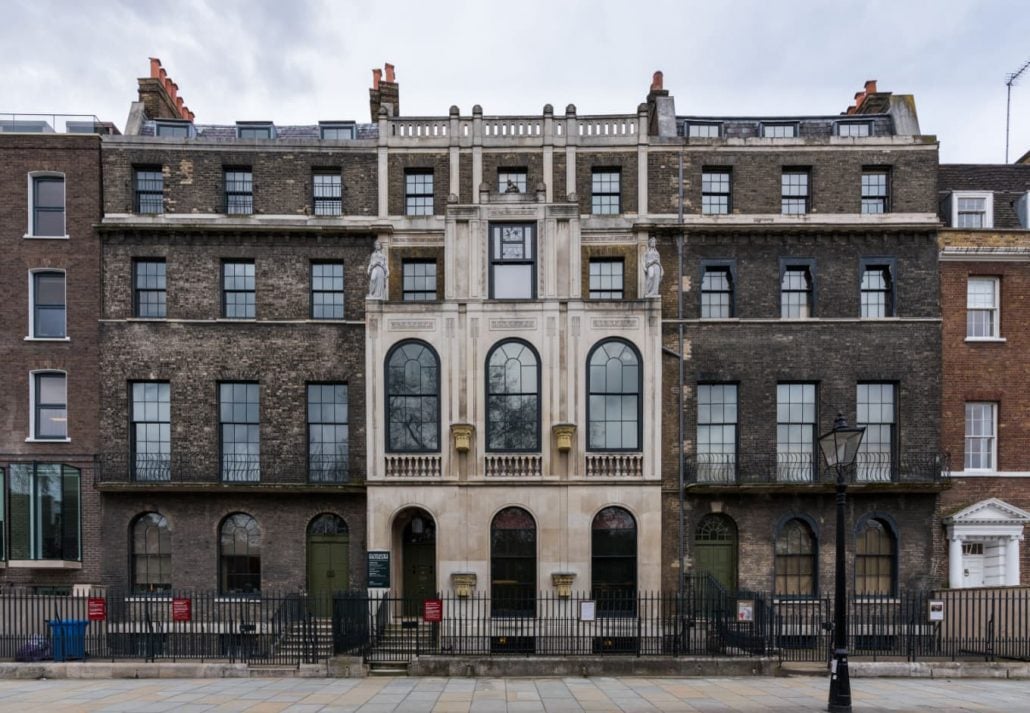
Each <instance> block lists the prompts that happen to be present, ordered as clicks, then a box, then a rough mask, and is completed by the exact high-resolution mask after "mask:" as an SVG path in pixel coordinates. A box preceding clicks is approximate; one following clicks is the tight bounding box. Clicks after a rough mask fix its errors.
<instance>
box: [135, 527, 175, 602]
mask: <svg viewBox="0 0 1030 713" xmlns="http://www.w3.org/2000/svg"><path fill="white" fill-rule="evenodd" d="M132 588H133V590H134V591H136V592H140V593H144V592H167V591H170V590H171V588H172V533H171V530H170V529H169V527H168V520H167V519H166V518H165V516H164V515H161V514H159V513H156V512H148V513H145V514H143V515H140V516H139V517H138V518H136V522H135V523H134V524H133V526H132Z"/></svg>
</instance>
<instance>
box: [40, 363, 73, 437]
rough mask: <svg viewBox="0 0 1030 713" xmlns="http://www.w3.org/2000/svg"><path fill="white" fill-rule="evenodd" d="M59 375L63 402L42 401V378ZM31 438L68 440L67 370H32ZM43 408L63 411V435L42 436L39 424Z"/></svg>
mask: <svg viewBox="0 0 1030 713" xmlns="http://www.w3.org/2000/svg"><path fill="white" fill-rule="evenodd" d="M56 377H60V378H61V379H62V380H63V381H64V402H63V403H59V402H56V401H54V402H47V403H43V401H42V400H41V395H42V392H43V384H42V380H43V379H48V378H56ZM32 393H33V399H32V425H33V429H32V438H33V440H36V441H67V440H69V436H68V434H69V433H70V432H71V431H70V429H69V421H68V372H65V371H59V370H56V369H44V370H40V371H34V372H32ZM44 410H51V411H64V416H63V418H64V435H58V436H44V435H42V434H41V431H40V426H41V425H42V417H43V411H44Z"/></svg>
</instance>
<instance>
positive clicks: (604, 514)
mask: <svg viewBox="0 0 1030 713" xmlns="http://www.w3.org/2000/svg"><path fill="white" fill-rule="evenodd" d="M590 584H591V588H592V589H593V596H594V599H596V600H597V606H598V609H599V611H600V612H601V613H607V614H611V613H614V612H620V611H621V612H632V611H634V608H635V607H634V605H635V604H636V595H637V522H636V520H634V519H633V516H632V515H631V514H630V513H629V512H628V511H626V510H624V509H623V508H619V507H607V508H605V509H604V510H602V511H601V512H599V513H597V515H595V516H594V523H593V526H592V528H591V559H590Z"/></svg>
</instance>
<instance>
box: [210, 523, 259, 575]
mask: <svg viewBox="0 0 1030 713" xmlns="http://www.w3.org/2000/svg"><path fill="white" fill-rule="evenodd" d="M220 535H221V536H220V537H219V540H218V559H219V569H220V570H221V571H220V577H219V590H220V593H221V594H257V593H259V592H260V591H261V544H262V543H261V539H262V538H261V529H260V528H259V527H258V524H257V520H255V519H254V518H253V517H251V516H250V515H247V514H246V513H236V514H234V515H230V516H229V517H227V518H225V520H223V521H222V527H221V533H220Z"/></svg>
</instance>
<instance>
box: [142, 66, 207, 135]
mask: <svg viewBox="0 0 1030 713" xmlns="http://www.w3.org/2000/svg"><path fill="white" fill-rule="evenodd" d="M139 100H140V101H141V102H142V103H143V110H144V111H145V112H146V114H147V117H148V118H150V119H182V120H185V121H193V117H194V114H193V112H192V111H190V110H189V107H187V106H186V105H185V103H184V102H183V98H182V97H180V96H179V85H178V84H176V83H175V82H173V81H172V80H171V79H169V78H168V72H166V71H165V68H164V67H162V66H161V60H159V59H158V58H157V57H151V58H150V76H149V77H140V78H139Z"/></svg>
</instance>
